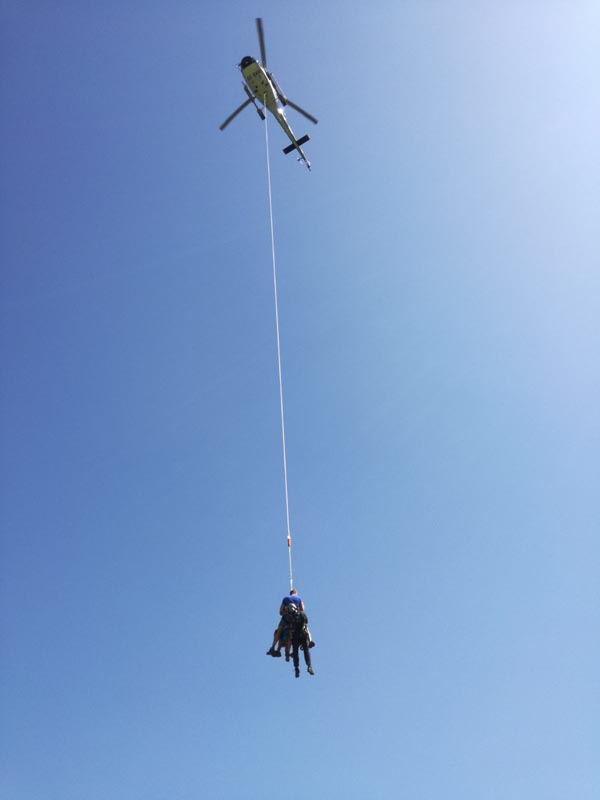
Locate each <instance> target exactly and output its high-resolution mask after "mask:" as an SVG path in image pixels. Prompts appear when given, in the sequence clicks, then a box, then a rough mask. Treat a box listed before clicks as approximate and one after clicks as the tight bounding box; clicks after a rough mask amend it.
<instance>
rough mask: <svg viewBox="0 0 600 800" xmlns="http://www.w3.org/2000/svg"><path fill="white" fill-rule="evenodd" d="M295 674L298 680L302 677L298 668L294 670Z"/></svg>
mask: <svg viewBox="0 0 600 800" xmlns="http://www.w3.org/2000/svg"><path fill="white" fill-rule="evenodd" d="M294 674H295V675H296V677H297V678H299V677H300V670H299V669H298V667H295V668H294Z"/></svg>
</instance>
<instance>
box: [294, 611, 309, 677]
mask: <svg viewBox="0 0 600 800" xmlns="http://www.w3.org/2000/svg"><path fill="white" fill-rule="evenodd" d="M291 633H292V647H293V651H292V658H293V659H294V674H295V676H296V677H297V678H299V677H300V658H299V656H298V650H300V649H301V650H302V652H303V653H304V661H305V663H306V670H307V672H308V674H309V675H314V674H315V671H314V669H313V668H312V663H311V659H310V648H311V645H313V644H314V642H312V641H311V638H310V633H309V631H308V617H307V616H306V614H305V613H304V611H300V613H299V614H298V615H297V618H296V620H295V621H294V622H293V623H292V629H291Z"/></svg>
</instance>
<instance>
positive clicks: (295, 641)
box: [292, 636, 300, 678]
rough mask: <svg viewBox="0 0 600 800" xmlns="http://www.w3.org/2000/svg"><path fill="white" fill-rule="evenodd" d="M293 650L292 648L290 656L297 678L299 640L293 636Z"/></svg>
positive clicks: (298, 673) (298, 670) (298, 669)
mask: <svg viewBox="0 0 600 800" xmlns="http://www.w3.org/2000/svg"><path fill="white" fill-rule="evenodd" d="M292 641H293V646H294V647H293V650H292V658H293V660H294V674H295V675H296V677H297V678H299V677H300V658H299V656H298V648H299V647H300V642H299V641H298V639H296V637H295V636H294V638H293V640H292Z"/></svg>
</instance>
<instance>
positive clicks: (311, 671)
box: [306, 667, 315, 675]
mask: <svg viewBox="0 0 600 800" xmlns="http://www.w3.org/2000/svg"><path fill="white" fill-rule="evenodd" d="M306 671H307V672H308V674H309V675H314V674H315V671H314V669H313V668H312V667H308V669H307V670H306Z"/></svg>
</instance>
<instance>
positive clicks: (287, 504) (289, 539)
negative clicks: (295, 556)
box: [265, 98, 294, 589]
mask: <svg viewBox="0 0 600 800" xmlns="http://www.w3.org/2000/svg"><path fill="white" fill-rule="evenodd" d="M265 100H266V98H265ZM265 108H266V102H265ZM267 117H268V114H266V115H265V149H266V151H267V183H268V186H269V220H270V223H271V260H272V262H273V294H274V297H275V331H276V333H277V370H278V374H279V410H280V412H281V445H282V451H283V485H284V489H285V519H286V524H287V548H288V562H289V568H290V589H292V588H293V586H294V578H293V573H292V534H291V533H290V501H289V495H288V478H287V455H286V448H285V420H284V415H283V379H282V376H281V344H280V339H279V303H278V301H277V266H276V263H275V230H274V226H273V196H272V193H271V163H270V159H269V125H268V122H267Z"/></svg>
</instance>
